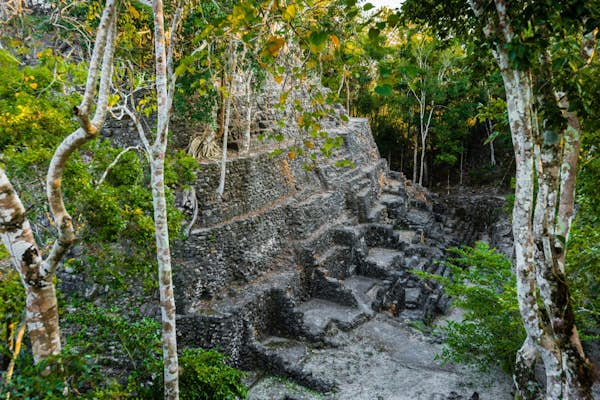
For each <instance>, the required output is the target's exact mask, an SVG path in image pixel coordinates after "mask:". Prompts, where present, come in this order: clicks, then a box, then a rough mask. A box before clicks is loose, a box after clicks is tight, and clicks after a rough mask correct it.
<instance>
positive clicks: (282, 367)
mask: <svg viewBox="0 0 600 400" xmlns="http://www.w3.org/2000/svg"><path fill="white" fill-rule="evenodd" d="M253 347H254V353H255V354H256V358H257V359H258V360H257V361H258V363H259V365H257V367H258V368H260V369H262V370H267V371H268V372H271V373H273V374H275V375H279V376H285V377H289V378H291V379H294V380H295V381H297V382H298V383H300V384H302V385H304V386H306V387H308V388H310V389H313V390H316V391H319V392H329V391H332V390H335V389H336V387H337V385H338V384H337V382H335V381H332V380H328V379H324V378H322V377H320V376H315V375H314V374H313V373H312V372H311V371H308V370H306V369H305V367H304V363H305V361H306V359H307V358H308V357H309V349H308V346H307V344H306V343H303V342H300V341H298V340H294V339H288V338H283V337H278V336H268V337H265V338H263V339H262V340H260V341H256V342H254V343H253Z"/></svg>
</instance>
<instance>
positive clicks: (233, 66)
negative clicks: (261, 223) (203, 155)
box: [217, 43, 237, 197]
mask: <svg viewBox="0 0 600 400" xmlns="http://www.w3.org/2000/svg"><path fill="white" fill-rule="evenodd" d="M229 50H230V54H231V59H230V61H229V74H228V77H227V97H226V98H225V117H224V121H223V152H222V155H221V177H220V179H219V186H218V187H217V193H218V195H219V197H222V196H223V192H224V191H225V175H226V173H227V136H228V135H229V121H230V119H231V98H232V97H233V75H234V73H235V69H236V65H237V54H236V50H235V45H234V44H233V43H232V44H231V45H230V46H229Z"/></svg>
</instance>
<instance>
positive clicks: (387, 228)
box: [359, 223, 397, 248]
mask: <svg viewBox="0 0 600 400" xmlns="http://www.w3.org/2000/svg"><path fill="white" fill-rule="evenodd" d="M359 226H360V229H361V230H362V233H363V236H364V238H365V242H366V244H367V246H369V247H388V248H394V246H395V245H396V244H397V239H396V238H395V237H394V226H393V225H390V224H381V223H366V224H360V225H359Z"/></svg>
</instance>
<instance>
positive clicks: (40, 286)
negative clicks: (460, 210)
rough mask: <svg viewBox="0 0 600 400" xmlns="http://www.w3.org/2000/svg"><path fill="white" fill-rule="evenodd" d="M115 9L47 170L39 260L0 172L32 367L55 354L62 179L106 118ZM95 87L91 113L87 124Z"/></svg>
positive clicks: (65, 221) (64, 228)
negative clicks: (48, 221)
mask: <svg viewBox="0 0 600 400" xmlns="http://www.w3.org/2000/svg"><path fill="white" fill-rule="evenodd" d="M116 7H117V1H116V0H107V1H106V4H105V7H104V10H103V12H102V16H101V18H100V24H99V26H98V31H97V34H96V41H95V45H94V49H93V51H92V58H91V60H90V65H89V68H88V77H87V81H86V86H85V92H84V95H83V100H82V102H81V104H80V105H79V107H76V108H75V110H74V111H75V115H76V116H77V119H78V120H79V125H80V128H79V129H77V130H76V131H75V132H73V133H72V134H70V135H69V136H67V137H66V138H65V139H64V140H63V141H62V143H61V144H60V145H59V147H58V148H57V149H56V151H55V152H54V155H53V157H52V160H51V162H50V166H49V168H48V174H47V176H46V191H47V196H48V203H49V206H50V211H51V213H52V216H53V219H54V222H55V225H56V227H57V229H58V238H57V239H56V241H55V242H54V245H53V246H52V248H51V250H50V253H49V254H48V256H47V257H46V259H45V260H43V259H42V255H41V252H40V250H39V248H38V247H37V244H36V243H35V240H34V238H33V234H32V232H31V226H30V223H29V221H28V220H27V216H26V214H25V209H24V207H23V204H22V203H21V200H20V198H19V196H18V195H17V193H16V192H15V190H14V188H13V187H12V185H11V183H10V182H9V180H8V177H7V176H6V174H5V173H4V171H3V170H2V169H0V235H1V236H2V240H3V242H4V244H5V246H6V248H7V250H8V251H9V253H10V255H11V259H12V262H13V265H14V267H15V269H16V270H17V272H18V273H19V275H20V276H21V280H22V283H23V286H24V288H25V293H26V303H25V308H26V313H25V316H26V323H27V329H28V331H29V337H30V340H31V345H32V353H33V358H34V362H36V363H37V362H39V361H41V360H43V359H45V358H47V357H48V356H50V355H55V354H58V353H60V351H61V340H60V329H59V322H58V306H57V300H56V292H55V288H54V282H53V278H54V275H55V273H56V268H57V266H58V263H59V262H60V261H61V259H62V258H63V257H64V255H65V254H66V252H67V251H68V250H69V248H70V247H71V245H72V244H73V242H74V241H75V231H74V229H73V222H72V218H71V216H70V215H69V213H68V212H67V211H66V208H65V205H64V201H63V196H62V190H61V189H62V177H63V173H64V169H65V166H66V164H67V162H68V160H69V157H70V156H71V154H73V152H75V151H77V150H78V149H79V148H80V147H81V146H82V145H83V144H85V143H86V142H88V141H89V140H90V139H92V138H94V137H95V136H96V134H97V133H98V132H99V131H100V128H101V127H102V125H103V123H104V119H105V117H106V112H107V105H108V96H109V88H110V80H111V77H112V62H113V54H114V44H115V37H116V21H117V13H116ZM99 76H100V82H99V83H98V77H99ZM96 88H98V97H97V100H96V110H95V113H94V116H93V118H91V119H90V111H91V106H92V102H93V98H94V94H95V92H96Z"/></svg>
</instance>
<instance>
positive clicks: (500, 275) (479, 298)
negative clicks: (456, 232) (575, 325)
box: [421, 242, 525, 372]
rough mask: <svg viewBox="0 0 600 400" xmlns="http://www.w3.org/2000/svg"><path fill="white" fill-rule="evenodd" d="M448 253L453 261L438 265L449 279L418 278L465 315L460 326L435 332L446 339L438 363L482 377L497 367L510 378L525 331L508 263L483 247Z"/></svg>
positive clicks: (476, 246)
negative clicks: (471, 368)
mask: <svg viewBox="0 0 600 400" xmlns="http://www.w3.org/2000/svg"><path fill="white" fill-rule="evenodd" d="M450 251H451V252H452V253H454V254H455V257H454V258H451V259H449V260H447V261H444V262H443V264H444V265H446V266H447V267H448V268H450V270H451V271H452V275H451V278H446V277H443V276H439V275H429V274H421V275H426V276H427V277H428V278H431V279H434V280H436V281H438V282H440V283H441V284H442V285H443V286H444V288H445V290H446V293H447V294H449V295H450V296H452V298H453V304H454V305H455V306H456V307H459V308H461V309H463V310H464V311H465V314H464V317H463V320H462V321H461V322H455V321H449V322H448V325H447V326H444V327H442V328H440V329H441V330H442V331H443V333H444V334H445V338H446V339H445V344H444V348H443V350H442V353H441V354H440V358H441V359H442V360H443V361H452V362H460V363H468V364H473V365H475V366H476V367H478V368H479V369H481V370H484V371H486V370H489V368H490V367H492V366H495V365H500V367H502V369H503V370H505V371H507V372H512V371H513V368H514V363H515V357H516V354H517V351H518V350H519V348H520V347H521V345H522V344H523V341H524V340H525V330H524V329H523V326H522V324H521V317H520V314H519V306H518V303H517V293H516V279H515V276H514V274H513V272H512V263H511V261H510V259H508V258H507V257H506V256H505V255H503V254H501V253H498V252H497V251H495V249H491V248H490V247H489V245H488V244H487V243H485V242H477V243H476V244H475V246H474V247H468V246H463V247H462V248H452V249H450Z"/></svg>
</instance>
